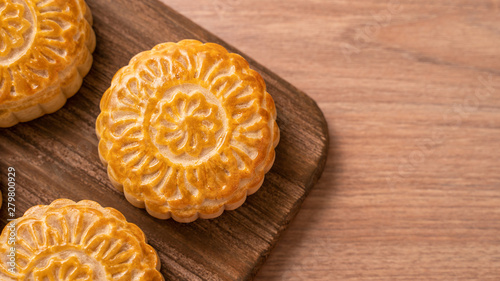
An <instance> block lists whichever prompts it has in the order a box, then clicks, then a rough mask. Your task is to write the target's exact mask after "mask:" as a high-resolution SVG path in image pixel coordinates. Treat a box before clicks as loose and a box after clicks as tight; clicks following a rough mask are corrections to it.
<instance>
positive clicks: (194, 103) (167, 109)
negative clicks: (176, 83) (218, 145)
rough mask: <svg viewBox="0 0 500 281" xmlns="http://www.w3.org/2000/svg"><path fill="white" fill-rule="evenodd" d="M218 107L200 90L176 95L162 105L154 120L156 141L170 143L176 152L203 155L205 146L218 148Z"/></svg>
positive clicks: (172, 149)
mask: <svg viewBox="0 0 500 281" xmlns="http://www.w3.org/2000/svg"><path fill="white" fill-rule="evenodd" d="M218 110H219V109H218V107H217V106H216V105H214V104H210V103H209V102H207V100H206V99H205V96H203V94H201V93H200V92H197V93H195V94H193V95H187V94H184V93H182V92H179V93H177V94H175V96H174V98H173V99H172V100H171V101H166V102H164V103H163V104H162V106H161V109H160V112H159V115H158V117H156V118H155V121H156V122H155V123H154V124H152V125H153V126H154V128H155V129H156V130H157V132H158V133H157V134H156V137H155V143H156V144H157V145H163V146H168V148H169V149H170V151H171V152H172V153H173V154H174V155H182V154H183V153H187V154H189V155H190V156H192V157H198V156H200V154H201V152H202V151H203V150H204V149H206V148H215V142H216V139H215V134H216V133H217V132H218V131H219V130H220V129H221V128H222V120H220V118H218V116H217V115H218V114H217V113H218Z"/></svg>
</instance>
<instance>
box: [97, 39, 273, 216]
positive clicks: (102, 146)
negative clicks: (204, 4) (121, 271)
mask: <svg viewBox="0 0 500 281" xmlns="http://www.w3.org/2000/svg"><path fill="white" fill-rule="evenodd" d="M96 131H97V136H98V137H99V138H100V142H99V154H100V157H101V160H102V161H103V162H104V163H105V164H106V165H107V167H108V175H109V177H110V179H111V182H112V183H113V184H114V185H115V186H116V187H117V188H118V189H120V190H123V191H124V193H125V196H126V198H127V200H128V201H129V202H130V203H132V204H133V205H134V206H136V207H140V208H144V207H145V208H146V209H147V211H148V212H149V213H150V214H151V215H152V216H154V217H157V218H160V219H168V218H170V217H172V218H174V219H175V220H176V221H179V222H191V221H194V220H196V219H197V218H198V217H201V218H215V217H217V216H219V215H220V214H221V213H222V212H223V211H224V209H226V210H232V209H235V208H238V207H239V206H240V205H241V204H243V202H244V201H245V199H246V196H247V195H249V194H252V193H254V192H255V191H257V190H258V189H259V187H260V186H261V185H262V182H263V180H264V175H265V174H266V173H267V172H268V171H269V169H270V168H271V166H272V165H273V162H274V156H275V152H274V148H275V147H276V145H277V144H278V141H279V129H278V125H277V124H276V108H275V105H274V101H273V99H272V97H271V96H270V95H269V94H268V93H267V92H266V85H265V83H264V80H263V79H262V77H261V76H260V75H259V74H258V73H257V72H256V71H254V70H252V69H250V68H249V65H248V62H247V61H246V60H245V59H244V58H243V57H241V56H239V55H237V54H233V53H228V52H227V50H226V49H224V48H223V47H222V46H220V45H217V44H214V43H207V44H202V43H201V42H199V41H195V40H184V41H181V42H179V43H165V44H160V45H158V46H156V47H154V48H153V49H152V50H150V51H146V52H143V53H140V54H138V55H136V56H135V57H134V58H133V59H132V60H131V61H130V64H129V65H128V66H125V67H124V68H122V69H120V70H119V71H118V73H116V75H115V77H114V78H113V81H112V83H111V87H110V88H109V89H108V90H107V91H106V93H105V94H104V96H103V97H102V100H101V114H100V115H99V117H98V118H97V124H96Z"/></svg>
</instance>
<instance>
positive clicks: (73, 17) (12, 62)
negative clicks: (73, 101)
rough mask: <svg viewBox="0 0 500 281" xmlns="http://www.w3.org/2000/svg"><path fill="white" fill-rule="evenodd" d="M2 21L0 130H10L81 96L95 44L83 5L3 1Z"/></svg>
mask: <svg viewBox="0 0 500 281" xmlns="http://www.w3.org/2000/svg"><path fill="white" fill-rule="evenodd" d="M2 4H3V5H2ZM0 21H2V23H1V24H0V26H2V27H3V28H0V39H5V42H6V43H4V44H3V45H2V46H0V127H11V126H14V125H16V124H17V123H19V122H26V121H30V120H33V119H35V118H38V117H40V116H42V115H45V114H48V113H52V112H55V111H57V110H58V109H60V108H61V107H62V106H63V105H64V104H65V103H66V100H67V99H68V98H70V97H71V96H73V95H74V94H75V93H76V92H78V90H79V89H80V87H81V84H82V81H83V77H85V76H86V75H87V73H88V72H89V70H90V68H91V66H92V60H93V59H92V52H93V51H94V49H95V45H96V39H95V34H94V31H93V29H92V14H91V12H90V9H89V8H88V6H87V4H86V3H85V1H84V0H68V1H61V0H1V1H0Z"/></svg>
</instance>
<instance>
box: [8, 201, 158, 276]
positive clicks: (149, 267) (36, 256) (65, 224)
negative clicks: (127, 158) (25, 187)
mask: <svg viewBox="0 0 500 281" xmlns="http://www.w3.org/2000/svg"><path fill="white" fill-rule="evenodd" d="M12 226H13V227H12ZM13 237H14V238H15V240H12V238H13ZM145 239H146V238H145V236H144V233H143V232H142V231H141V230H140V229H139V227H137V226H136V225H135V224H132V223H128V222H127V221H126V220H125V217H124V216H123V215H122V214H121V213H120V212H118V211H117V210H115V209H112V208H103V207H101V206H100V205H99V204H98V203H96V202H93V201H87V200H85V201H80V202H78V203H75V202H73V201H71V200H67V199H59V200H56V201H54V202H52V204H50V205H48V206H46V205H39V206H35V207H32V208H30V209H29V210H27V211H26V213H25V214H24V216H22V217H20V218H18V219H16V220H14V221H13V222H9V224H7V226H6V227H5V228H4V230H3V231H2V234H1V235H0V280H2V281H11V280H12V281H13V280H16V281H18V280H19V281H21V280H23V281H25V280H26V281H31V280H32V281H70V280H71V281H76V280H85V281H107V280H113V281H119V280H120V281H162V280H164V278H163V276H162V275H161V274H160V273H159V271H158V270H159V267H160V263H159V261H158V257H157V254H156V252H155V250H154V249H153V248H152V247H151V246H149V245H148V244H146V241H145ZM13 249H15V251H13ZM13 252H14V253H15V254H12V253H13Z"/></svg>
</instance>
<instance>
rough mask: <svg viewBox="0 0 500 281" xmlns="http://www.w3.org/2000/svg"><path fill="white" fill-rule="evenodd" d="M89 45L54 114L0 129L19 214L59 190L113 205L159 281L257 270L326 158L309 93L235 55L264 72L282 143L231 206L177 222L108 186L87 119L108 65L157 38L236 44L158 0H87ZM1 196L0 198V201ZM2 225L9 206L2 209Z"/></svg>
mask: <svg viewBox="0 0 500 281" xmlns="http://www.w3.org/2000/svg"><path fill="white" fill-rule="evenodd" d="M87 2H88V4H89V6H90V8H91V10H92V13H93V15H94V30H95V32H96V35H97V48H96V51H95V53H94V65H93V67H92V70H91V71H90V73H89V75H88V76H87V77H86V78H85V80H84V84H83V86H82V89H81V90H80V91H79V93H77V94H76V95H75V96H74V97H73V98H71V99H69V100H68V102H67V104H66V105H65V106H64V107H63V108H62V109H61V110H59V111H57V112H56V113H54V114H51V115H47V116H44V117H42V118H39V119H36V120H34V121H31V122H28V123H23V124H19V125H16V126H14V127H12V128H8V129H0V174H1V176H0V183H1V189H2V191H3V196H4V198H3V199H4V200H5V199H6V194H5V193H6V192H5V190H6V185H7V179H6V175H7V169H8V167H14V168H15V169H16V171H17V175H16V176H17V177H16V180H17V194H16V207H17V210H16V211H17V212H16V215H17V216H21V215H22V214H23V213H24V211H26V210H27V209H28V208H29V207H31V206H33V205H37V204H49V203H50V202H51V201H53V200H55V199H57V198H69V199H72V200H83V199H91V200H95V201H97V202H99V203H100V204H102V205H103V206H106V207H113V208H116V209H118V210H119V211H121V212H122V213H123V214H124V215H125V216H126V217H127V219H128V220H129V221H130V222H133V223H135V224H137V225H138V226H139V227H140V228H141V229H142V230H143V231H144V232H145V234H146V236H147V237H148V240H149V243H150V244H151V245H152V246H153V247H154V248H155V249H156V250H157V251H158V254H159V256H160V260H161V265H162V269H161V272H162V274H163V275H164V277H165V278H166V279H167V280H248V279H251V278H252V277H253V276H254V275H255V273H256V272H257V271H258V269H259V267H260V266H261V265H262V263H263V262H264V261H265V259H266V257H267V256H268V255H269V253H270V250H271V249H272V248H273V246H274V245H275V244H276V242H277V241H278V239H279V237H280V235H281V233H282V232H283V231H284V230H285V228H286V227H287V225H288V224H289V222H290V221H291V219H292V218H293V217H294V216H295V214H296V213H297V211H298V210H299V208H300V205H301V203H302V202H303V200H304V198H305V197H306V195H307V194H308V192H309V191H310V189H311V188H312V187H313V185H314V184H315V183H316V181H317V180H318V178H319V177H320V175H321V173H322V172H323V168H324V165H325V162H326V157H327V150H328V143H329V137H328V128H327V124H326V121H325V119H324V116H323V113H322V112H321V111H320V109H319V108H318V107H317V105H316V103H315V102H314V101H313V100H312V99H310V98H309V97H308V96H307V95H305V94H304V93H302V92H300V91H299V90H297V89H296V88H295V87H293V86H292V85H290V84H289V83H287V82H285V81H284V80H282V79H281V78H279V77H278V76H277V75H275V74H273V73H272V72H271V71H269V70H268V69H266V68H265V67H263V66H261V65H260V64H258V63H257V62H255V61H253V60H252V59H251V58H248V57H247V56H245V55H244V54H242V55H243V56H244V57H245V58H247V60H248V61H249V62H250V65H251V67H252V68H253V69H255V70H257V71H258V72H259V73H260V74H261V75H262V76H263V77H264V79H265V80H266V83H267V87H268V92H269V93H270V94H271V95H272V96H273V98H274V100H275V102H276V106H277V109H278V125H279V127H280V129H281V141H280V144H279V145H278V147H277V150H276V162H275V164H274V166H273V168H272V170H271V171H270V172H269V173H268V174H267V176H266V180H265V182H264V185H263V186H262V188H261V189H260V190H259V191H258V192H257V193H256V194H254V195H252V196H250V197H249V198H248V199H247V201H246V203H245V204H244V205H243V206H242V207H241V208H239V209H237V210H236V211H230V212H225V213H224V214H223V215H222V216H220V217H219V218H217V219H214V220H197V221H196V222H194V223H190V224H181V223H177V222H174V221H173V220H166V221H163V220H158V219H155V218H153V217H151V216H149V215H148V214H147V213H146V211H145V210H142V209H137V208H135V207H133V206H132V205H130V204H129V203H128V202H127V201H126V200H125V198H124V196H123V194H122V193H121V192H119V191H118V190H116V189H114V188H113V187H112V186H111V183H110V182H109V180H108V177H107V174H106V170H105V167H104V166H103V165H102V164H101V163H100V161H99V157H98V154H97V143H98V141H97V138H96V136H95V131H94V124H95V119H96V117H97V115H98V114H99V101H100V98H101V96H102V94H103V93H104V91H105V90H106V89H107V88H108V86H109V85H110V82H111V79H112V77H113V75H114V73H115V72H116V71H117V70H118V69H119V68H120V67H122V66H124V65H126V64H127V63H128V61H129V59H130V58H131V57H132V56H133V55H135V54H136V53H138V52H141V51H144V50H148V49H151V48H152V47H153V46H155V45H156V44H158V43H162V42H166V41H179V40H182V39H188V38H190V39H198V40H201V41H204V42H215V43H219V44H221V45H223V46H225V47H226V48H228V49H229V50H230V51H232V52H236V53H240V54H241V52H238V51H237V50H236V49H235V48H234V47H232V46H230V45H228V44H227V43H225V42H223V41H222V40H220V39H219V38H217V37H216V36H214V35H213V34H211V33H209V32H208V31H206V30H204V29H203V28H201V27H199V26H198V25H196V24H195V23H193V22H191V21H190V20H188V19H187V18H185V17H183V16H181V15H180V14H178V13H177V12H175V11H173V10H172V9H170V8H169V7H167V6H165V5H164V4H162V3H160V2H158V1H157V0H143V1H135V0H113V1H111V0H107V1H104V0H101V1H97V0H89V1H87ZM4 202H5V201H4ZM0 215H1V223H2V226H4V225H5V224H6V220H7V210H6V208H5V207H3V208H2V210H1V211H0Z"/></svg>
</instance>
